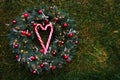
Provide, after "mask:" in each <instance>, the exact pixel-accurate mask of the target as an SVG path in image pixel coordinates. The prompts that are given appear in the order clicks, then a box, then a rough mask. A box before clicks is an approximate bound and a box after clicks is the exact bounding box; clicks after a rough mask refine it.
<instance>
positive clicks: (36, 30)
mask: <svg viewBox="0 0 120 80" xmlns="http://www.w3.org/2000/svg"><path fill="white" fill-rule="evenodd" d="M38 27H40V28H41V29H42V30H43V31H46V30H47V28H48V27H50V29H51V30H50V34H49V37H48V41H47V44H46V46H45V45H44V43H43V41H42V38H41V36H40V35H39V33H38ZM34 29H35V33H36V35H37V37H38V40H39V42H40V44H41V46H42V48H43V49H44V54H46V53H47V50H48V47H49V45H50V40H51V37H52V34H53V26H52V23H50V24H48V25H46V26H45V27H43V26H42V25H41V24H37V25H36V26H35V27H34Z"/></svg>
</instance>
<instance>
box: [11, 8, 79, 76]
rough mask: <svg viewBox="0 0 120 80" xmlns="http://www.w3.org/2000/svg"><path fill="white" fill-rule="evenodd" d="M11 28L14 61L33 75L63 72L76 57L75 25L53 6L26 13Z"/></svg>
mask: <svg viewBox="0 0 120 80" xmlns="http://www.w3.org/2000/svg"><path fill="white" fill-rule="evenodd" d="M11 26H12V30H11V34H10V45H11V46H12V48H13V53H15V55H16V56H15V57H16V60H17V61H18V62H20V63H24V64H26V65H27V66H28V67H29V68H30V70H31V72H32V73H33V74H39V73H42V72H44V71H51V70H52V71H53V70H55V69H56V68H62V67H63V66H64V64H67V63H70V62H71V60H72V58H73V56H74V55H75V54H76V50H75V49H76V47H77V44H78V37H77V34H78V32H77V31H76V30H75V28H76V27H77V26H76V25H75V21H74V20H72V19H70V18H69V16H68V15H67V14H65V13H64V12H62V11H60V10H58V8H57V7H55V6H50V7H48V6H40V7H35V8H32V9H28V10H26V11H25V12H23V13H22V14H21V16H19V17H18V18H17V19H14V20H12V24H11ZM48 35H49V36H48ZM45 41H46V42H45Z"/></svg>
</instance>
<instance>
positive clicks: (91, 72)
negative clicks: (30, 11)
mask: <svg viewBox="0 0 120 80" xmlns="http://www.w3.org/2000/svg"><path fill="white" fill-rule="evenodd" d="M41 4H44V5H45V4H48V5H56V6H57V7H58V8H59V9H60V10H65V11H66V13H69V15H70V17H72V18H73V19H74V20H75V21H76V24H77V26H79V29H78V30H79V39H80V41H79V45H78V49H77V52H76V54H77V55H76V56H75V57H74V60H73V62H72V63H71V64H69V65H66V66H65V67H64V68H62V69H59V70H56V71H54V72H52V73H44V74H41V75H33V74H31V73H30V71H29V69H27V68H25V67H24V66H23V65H21V64H19V63H18V62H17V61H16V60H15V57H14V54H13V53H12V50H11V48H10V46H9V38H8V34H9V32H10V29H11V27H10V26H7V25H8V24H9V23H10V22H11V20H12V19H14V18H16V17H17V16H18V15H19V14H20V13H21V12H23V11H24V10H25V9H27V8H29V7H34V6H40V5H41ZM0 80H120V0H45V1H43V0H1V1H0Z"/></svg>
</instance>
